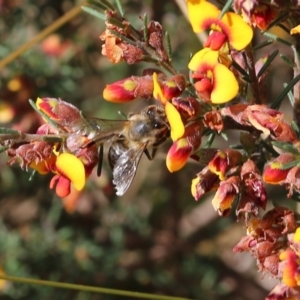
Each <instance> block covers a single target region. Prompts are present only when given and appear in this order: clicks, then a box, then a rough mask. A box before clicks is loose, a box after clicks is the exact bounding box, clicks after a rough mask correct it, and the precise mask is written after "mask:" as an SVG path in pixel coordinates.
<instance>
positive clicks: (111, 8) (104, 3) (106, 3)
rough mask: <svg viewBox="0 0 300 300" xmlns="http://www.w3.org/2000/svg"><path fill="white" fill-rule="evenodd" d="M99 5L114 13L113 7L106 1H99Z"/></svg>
mask: <svg viewBox="0 0 300 300" xmlns="http://www.w3.org/2000/svg"><path fill="white" fill-rule="evenodd" d="M101 3H102V4H103V5H105V6H106V7H107V9H109V10H112V11H115V10H116V9H115V8H114V6H113V5H112V4H111V3H110V2H109V1H106V0H101Z"/></svg>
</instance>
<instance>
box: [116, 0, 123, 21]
mask: <svg viewBox="0 0 300 300" xmlns="http://www.w3.org/2000/svg"><path fill="white" fill-rule="evenodd" d="M116 4H117V7H118V10H119V12H120V15H121V16H122V17H124V9H123V6H122V4H121V1H120V0H116Z"/></svg>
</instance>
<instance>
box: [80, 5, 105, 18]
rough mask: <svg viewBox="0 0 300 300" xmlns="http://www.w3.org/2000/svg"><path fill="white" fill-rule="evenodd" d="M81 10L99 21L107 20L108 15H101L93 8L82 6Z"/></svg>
mask: <svg viewBox="0 0 300 300" xmlns="http://www.w3.org/2000/svg"><path fill="white" fill-rule="evenodd" d="M81 9H82V10H83V11H85V12H86V13H88V14H90V15H92V16H94V17H96V18H98V19H101V20H103V21H105V20H106V15H105V14H102V13H100V12H99V11H97V10H96V9H93V8H91V7H88V6H81Z"/></svg>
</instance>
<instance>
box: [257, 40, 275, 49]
mask: <svg viewBox="0 0 300 300" xmlns="http://www.w3.org/2000/svg"><path fill="white" fill-rule="evenodd" d="M271 44H273V40H266V41H264V42H263V43H260V44H258V45H256V46H255V47H253V51H256V50H259V49H261V48H264V47H266V46H269V45H271Z"/></svg>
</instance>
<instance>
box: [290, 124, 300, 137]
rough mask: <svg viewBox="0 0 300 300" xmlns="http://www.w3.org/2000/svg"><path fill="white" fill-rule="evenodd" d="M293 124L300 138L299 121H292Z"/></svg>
mask: <svg viewBox="0 0 300 300" xmlns="http://www.w3.org/2000/svg"><path fill="white" fill-rule="evenodd" d="M291 126H292V128H293V129H294V131H295V132H296V134H297V136H298V138H299V136H300V129H299V127H298V125H297V123H296V122H295V121H292V124H291Z"/></svg>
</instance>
